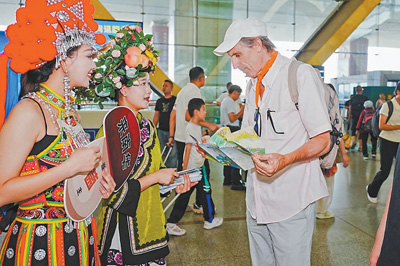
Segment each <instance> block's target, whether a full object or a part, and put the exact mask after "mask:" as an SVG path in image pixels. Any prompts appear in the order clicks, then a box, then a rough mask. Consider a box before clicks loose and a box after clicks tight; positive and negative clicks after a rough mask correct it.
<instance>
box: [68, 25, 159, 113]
mask: <svg viewBox="0 0 400 266" xmlns="http://www.w3.org/2000/svg"><path fill="white" fill-rule="evenodd" d="M109 37H110V40H109V42H108V43H107V45H108V50H106V51H105V52H103V53H102V54H101V55H100V56H99V58H98V62H96V65H97V69H96V71H95V72H94V73H93V75H92V83H91V85H90V89H89V90H86V89H85V88H80V89H79V90H78V91H76V94H77V101H78V102H80V101H94V102H96V103H98V104H99V106H100V108H102V107H103V105H102V102H104V101H106V100H112V99H114V98H115V95H116V93H118V92H119V89H121V87H122V84H125V85H126V86H128V87H130V86H132V85H135V84H137V85H138V84H139V78H140V77H144V76H145V75H146V72H153V71H154V70H155V68H156V62H157V59H158V56H159V53H160V51H158V50H154V46H153V43H152V37H153V35H151V34H146V35H145V34H144V33H143V31H142V28H141V27H140V26H138V25H127V26H124V27H122V28H121V30H120V31H118V32H117V34H116V36H112V35H110V36H109Z"/></svg>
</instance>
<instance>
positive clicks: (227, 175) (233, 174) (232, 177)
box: [224, 125, 242, 185]
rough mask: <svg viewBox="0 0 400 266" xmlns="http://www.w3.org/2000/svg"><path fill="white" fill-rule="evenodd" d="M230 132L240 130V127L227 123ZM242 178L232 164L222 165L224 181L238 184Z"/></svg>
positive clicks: (238, 170)
mask: <svg viewBox="0 0 400 266" xmlns="http://www.w3.org/2000/svg"><path fill="white" fill-rule="evenodd" d="M227 127H229V129H230V130H231V132H232V133H233V132H236V131H238V130H240V127H237V126H230V125H228V126H227ZM241 180H242V176H241V175H240V169H238V168H235V167H232V166H224V183H225V184H229V183H232V185H240V184H241V182H240V181H241Z"/></svg>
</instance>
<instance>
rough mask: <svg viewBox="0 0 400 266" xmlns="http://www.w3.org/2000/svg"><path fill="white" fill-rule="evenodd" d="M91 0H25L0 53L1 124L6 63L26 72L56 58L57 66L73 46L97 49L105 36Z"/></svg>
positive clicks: (3, 109) (5, 88)
mask: <svg viewBox="0 0 400 266" xmlns="http://www.w3.org/2000/svg"><path fill="white" fill-rule="evenodd" d="M93 13H94V7H93V6H92V5H91V4H90V0H26V2H25V6H24V7H21V8H19V9H18V10H17V12H16V21H17V22H16V23H15V24H12V25H10V26H9V27H8V28H7V30H6V34H7V37H8V39H9V41H10V42H9V43H8V44H7V45H6V47H5V48H4V54H2V55H1V56H0V95H1V97H0V128H1V126H2V124H3V121H4V118H5V107H4V106H5V95H6V92H7V65H8V63H10V68H11V69H12V70H14V71H15V72H17V73H20V74H24V73H26V72H28V71H29V70H33V69H37V68H39V67H41V66H43V65H44V64H45V63H46V62H48V61H52V60H53V59H56V68H58V67H59V66H60V63H61V61H63V60H64V59H65V58H66V57H67V51H68V50H69V49H70V48H73V47H77V46H80V45H83V44H86V45H89V46H91V47H92V48H93V49H96V43H97V44H103V43H104V42H105V40H106V39H105V36H104V35H102V34H95V32H96V31H97V28H98V25H97V23H96V22H95V21H94V19H93Z"/></svg>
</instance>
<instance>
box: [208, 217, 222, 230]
mask: <svg viewBox="0 0 400 266" xmlns="http://www.w3.org/2000/svg"><path fill="white" fill-rule="evenodd" d="M223 221H224V219H222V218H220V217H214V219H213V220H212V222H211V223H210V222H207V221H205V222H204V229H213V228H215V227H218V226H220V225H221V224H222V222H223Z"/></svg>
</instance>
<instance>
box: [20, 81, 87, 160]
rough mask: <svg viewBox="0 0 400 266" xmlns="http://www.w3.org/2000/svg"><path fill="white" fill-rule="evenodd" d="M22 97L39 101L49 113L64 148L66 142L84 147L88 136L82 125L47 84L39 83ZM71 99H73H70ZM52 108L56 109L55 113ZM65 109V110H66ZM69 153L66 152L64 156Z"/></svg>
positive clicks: (75, 146)
mask: <svg viewBox="0 0 400 266" xmlns="http://www.w3.org/2000/svg"><path fill="white" fill-rule="evenodd" d="M24 97H30V98H32V99H34V100H37V101H38V102H40V103H41V104H42V105H43V106H44V108H46V110H47V111H48V112H49V113H50V116H51V121H52V123H53V125H54V127H55V128H56V129H57V131H58V132H59V135H60V136H61V143H63V144H64V147H65V148H66V146H67V142H69V143H70V144H71V147H72V148H73V149H76V148H79V147H84V146H86V145H87V144H88V143H89V138H88V136H87V134H86V133H85V131H84V130H83V128H82V126H81V125H80V124H79V123H78V122H77V119H76V115H75V114H74V112H73V111H72V110H71V109H69V108H66V106H67V105H66V103H65V101H64V99H63V98H62V97H61V96H59V95H58V94H57V93H56V92H54V91H53V90H51V89H50V88H49V87H48V86H46V85H44V84H40V90H39V91H37V92H30V93H28V94H27V95H26V96H24ZM72 100H73V99H72ZM54 108H55V109H57V110H58V114H56V113H55V111H54ZM66 109H67V110H66ZM69 155H70V154H69V153H67V154H66V157H68V156H69Z"/></svg>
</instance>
